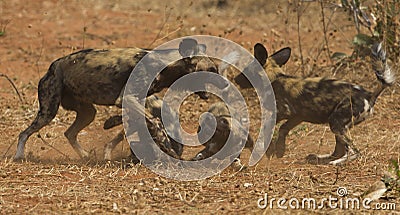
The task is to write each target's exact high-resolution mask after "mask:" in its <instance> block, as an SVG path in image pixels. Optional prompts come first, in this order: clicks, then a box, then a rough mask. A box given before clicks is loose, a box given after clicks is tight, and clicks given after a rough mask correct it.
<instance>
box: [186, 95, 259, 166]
mask: <svg viewBox="0 0 400 215" xmlns="http://www.w3.org/2000/svg"><path fill="white" fill-rule="evenodd" d="M208 112H209V113H211V114H213V115H214V117H215V119H216V122H217V125H216V129H215V133H214V134H213V136H212V137H211V139H209V140H208V141H206V142H205V143H204V144H203V145H204V146H205V148H204V149H203V150H202V151H201V152H199V153H198V154H197V155H196V156H195V157H194V158H193V159H192V160H202V159H206V158H208V157H211V156H212V155H214V154H215V153H217V152H218V151H220V150H221V149H222V147H223V146H224V145H225V143H226V142H227V141H228V138H229V135H231V138H232V140H231V141H233V142H234V143H235V144H236V143H237V145H235V147H234V148H232V149H229V151H228V152H229V153H232V154H234V153H237V152H240V150H241V147H243V145H241V143H242V144H243V141H244V140H246V143H245V145H244V147H246V148H249V149H250V150H253V148H254V142H253V139H252V138H251V137H250V135H246V134H245V129H244V128H243V126H242V125H241V124H240V123H239V122H238V121H237V120H235V119H234V118H232V117H231V114H230V112H229V109H228V107H227V106H226V105H225V103H223V102H217V103H215V104H213V105H211V107H210V108H209V110H208ZM210 120H211V119H208V118H205V119H202V120H201V122H200V127H199V129H198V133H199V132H200V131H201V129H208V127H207V126H208V124H207V123H209V122H210ZM198 138H199V141H200V142H204V140H203V139H204V138H202V137H201V136H200V135H199V137H198ZM219 157H221V158H225V157H226V156H225V155H222V156H219ZM239 157H240V155H239V156H238V158H239Z"/></svg>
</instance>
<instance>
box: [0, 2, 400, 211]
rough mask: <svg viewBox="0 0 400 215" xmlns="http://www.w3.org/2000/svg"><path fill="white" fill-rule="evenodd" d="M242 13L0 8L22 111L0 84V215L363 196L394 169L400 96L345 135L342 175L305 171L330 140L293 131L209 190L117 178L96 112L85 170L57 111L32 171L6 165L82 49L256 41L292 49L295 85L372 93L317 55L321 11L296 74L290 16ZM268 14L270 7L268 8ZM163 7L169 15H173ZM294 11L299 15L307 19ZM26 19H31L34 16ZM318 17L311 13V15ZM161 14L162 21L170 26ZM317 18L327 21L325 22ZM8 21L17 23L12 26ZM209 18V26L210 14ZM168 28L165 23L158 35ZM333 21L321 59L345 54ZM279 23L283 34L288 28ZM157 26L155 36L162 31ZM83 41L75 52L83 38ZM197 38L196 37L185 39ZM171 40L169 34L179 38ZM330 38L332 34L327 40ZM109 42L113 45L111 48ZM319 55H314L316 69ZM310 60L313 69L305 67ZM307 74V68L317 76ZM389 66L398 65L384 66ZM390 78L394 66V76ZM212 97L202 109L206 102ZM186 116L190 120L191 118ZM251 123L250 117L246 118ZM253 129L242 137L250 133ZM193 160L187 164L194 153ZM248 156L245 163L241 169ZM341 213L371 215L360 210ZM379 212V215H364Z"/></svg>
mask: <svg viewBox="0 0 400 215" xmlns="http://www.w3.org/2000/svg"><path fill="white" fill-rule="evenodd" d="M247 3H249V4H248V5H249V6H248V7H246V8H245V9H243V10H241V9H239V7H238V6H243V5H242V4H244V3H242V2H241V1H233V2H230V1H229V3H228V5H226V6H223V7H217V5H216V1H211V0H210V1H204V2H193V3H192V4H191V5H190V4H189V2H186V1H179V0H174V1H173V2H172V4H171V5H169V6H170V7H165V3H164V2H162V1H160V2H153V3H151V4H150V5H149V4H143V3H140V2H135V3H131V2H130V1H119V2H114V1H104V2H102V3H99V2H97V1H96V2H93V1H85V3H77V2H73V3H68V2H61V1H60V2H58V1H56V2H54V1H32V2H31V4H29V5H27V4H26V3H25V2H24V1H10V2H4V1H3V2H1V1H0V7H1V9H0V14H1V16H2V17H0V19H2V18H4V19H11V20H12V21H11V22H10V23H9V25H8V26H7V34H5V35H3V36H2V37H0V40H1V42H2V43H3V44H4V47H6V48H5V49H0V55H1V56H2V59H1V62H0V63H1V66H2V67H1V69H2V71H1V73H3V74H7V76H8V77H10V78H11V79H12V80H13V82H14V83H15V85H16V87H17V88H18V90H19V92H20V94H21V96H22V97H23V99H24V101H25V102H24V103H23V104H22V103H20V102H19V100H18V97H17V95H16V94H15V91H14V89H12V87H10V84H9V82H7V80H5V79H0V158H1V160H0V211H1V213H4V214H21V213H29V214H39V213H45V214H64V213H85V214H86V213H87V214H89V213H106V214H111V213H122V214H130V213H140V214H142V213H143V214H144V213H167V214H177V213H179V214H180V213H190V214H202V213H206V214H207V213H218V214H219V213H238V214H250V213H262V212H265V213H271V211H270V209H266V210H265V211H262V210H261V209H259V208H257V200H258V199H259V198H261V197H263V195H264V193H268V196H269V197H270V198H273V197H274V198H280V197H284V198H290V197H296V198H303V197H313V198H316V199H322V198H327V197H329V195H332V196H336V190H337V188H338V187H346V188H347V189H348V193H349V197H360V196H361V195H362V194H363V193H364V192H365V191H366V190H367V189H368V187H369V186H370V185H371V184H372V183H374V182H375V181H377V180H380V179H381V177H382V175H383V173H384V172H385V171H387V170H388V169H389V165H390V160H391V159H395V160H399V159H400V144H399V143H400V132H399V128H400V114H399V113H400V103H399V101H400V95H399V92H400V86H399V84H398V82H397V83H396V85H395V86H393V87H391V88H389V89H388V90H386V91H385V92H384V93H383V94H382V96H381V97H380V98H379V99H378V101H377V104H376V106H375V114H374V116H373V117H372V118H371V119H368V120H367V121H365V122H364V123H362V124H360V125H359V126H357V127H356V128H354V129H352V130H351V132H350V134H351V137H352V139H353V140H354V144H355V146H356V147H357V148H358V149H360V151H361V154H362V155H361V157H360V158H359V159H357V160H355V161H353V162H350V163H348V164H345V165H343V166H340V167H335V166H316V165H310V164H306V163H305V159H304V158H305V157H306V155H307V154H310V153H321V154H323V153H329V152H331V151H332V150H333V146H334V137H333V135H332V134H331V132H330V131H329V128H328V127H327V126H324V125H312V124H307V123H305V124H302V125H300V126H299V127H297V128H296V129H294V130H293V131H292V132H291V134H290V136H289V138H288V140H287V144H288V147H287V148H288V149H287V153H286V154H285V156H284V158H282V159H271V160H267V158H263V160H261V161H260V163H258V164H257V165H256V166H254V167H249V168H247V169H245V170H243V171H241V172H237V171H236V170H235V169H234V168H228V169H226V170H225V171H223V172H222V173H221V174H219V175H216V176H214V177H211V178H209V179H206V180H201V181H192V182H182V181H174V180H170V179H166V178H162V177H159V176H157V175H156V174H154V173H152V172H151V171H150V170H148V169H147V168H145V167H144V166H141V165H133V166H131V167H128V168H126V164H127V163H126V162H125V161H124V159H123V158H125V157H126V156H127V155H128V154H129V148H128V147H127V144H120V145H119V146H118V147H117V149H116V150H115V152H114V153H113V156H114V157H115V161H112V162H107V163H106V162H103V161H102V159H101V157H102V153H103V152H102V150H103V145H104V143H105V142H106V141H107V140H111V138H112V137H113V135H114V134H115V133H116V132H118V129H119V128H116V129H114V130H111V131H104V130H103V129H102V123H103V122H104V120H105V119H106V118H108V117H109V116H111V115H114V113H117V112H118V110H116V109H114V108H108V107H98V115H97V118H96V120H95V121H94V122H93V123H92V125H90V126H89V127H88V128H86V129H85V130H84V131H83V132H82V133H81V134H80V135H79V136H78V139H79V140H80V141H81V143H82V145H83V147H84V148H85V149H87V150H90V151H91V152H92V155H93V159H92V160H91V161H88V162H83V161H80V160H79V159H78V156H77V155H76V153H75V152H74V151H73V150H72V148H71V146H70V145H69V144H68V143H67V140H66V138H64V136H63V132H64V131H65V130H66V129H67V128H68V126H69V125H70V124H71V123H72V121H73V119H74V114H73V113H71V112H67V111H65V110H63V109H60V110H59V113H58V115H57V117H56V118H55V119H54V120H53V122H52V123H51V124H50V125H49V126H46V127H45V128H43V129H42V130H41V131H40V137H38V136H37V135H36V134H35V135H33V136H32V137H31V138H30V139H29V141H28V143H27V151H26V152H27V154H29V161H28V162H23V163H13V162H11V161H10V159H11V158H12V155H13V154H14V153H15V149H16V142H17V137H18V134H19V132H21V131H22V130H23V129H25V128H26V127H27V126H28V125H29V124H30V123H31V121H32V120H33V118H34V117H35V114H36V111H37V106H38V101H37V97H36V93H37V82H38V80H39V77H40V76H42V75H43V74H44V73H45V71H46V69H47V67H48V66H49V65H50V62H51V61H53V60H54V59H56V58H58V57H61V56H63V55H65V54H68V53H70V52H71V51H73V50H75V49H80V48H82V44H84V45H85V47H97V48H103V47H104V48H110V47H126V46H140V47H147V46H148V45H149V44H150V43H151V41H153V40H154V38H156V36H157V34H160V38H163V39H162V40H156V42H155V43H154V44H153V45H154V46H155V45H158V44H161V43H162V42H164V41H167V40H168V39H171V38H176V37H178V36H182V35H189V34H212V35H221V36H224V37H225V38H228V39H232V40H234V41H235V42H238V43H239V44H241V45H243V46H244V47H245V48H247V49H250V47H252V46H253V44H254V43H255V42H259V41H261V42H263V43H265V44H266V46H267V47H268V50H271V53H272V50H273V49H275V50H276V49H279V48H281V47H283V46H291V47H293V56H292V58H291V60H290V62H289V64H288V65H287V66H286V67H285V70H286V72H287V73H289V74H293V75H304V74H305V75H309V76H317V75H318V76H321V75H324V76H333V74H335V75H334V76H335V77H337V78H343V79H345V80H350V81H353V82H356V83H358V84H360V85H361V86H365V87H366V88H368V89H373V88H374V87H375V86H376V84H377V81H376V80H375V77H374V75H373V74H372V73H371V72H370V67H369V66H368V63H367V62H363V61H353V62H349V63H346V64H345V65H343V67H341V69H338V70H336V68H337V67H334V66H332V65H330V63H329V62H330V61H329V60H328V59H326V58H325V57H324V55H320V56H319V55H318V52H321V50H323V49H321V47H322V48H323V45H324V44H325V42H324V39H323V35H322V32H323V31H322V29H321V27H322V25H321V24H320V23H319V22H317V21H315V20H317V19H319V18H318V17H317V18H316V17H315V14H318V15H319V14H320V12H319V8H320V5H319V4H315V5H314V4H312V3H308V4H309V5H308V6H307V5H306V3H305V4H304V5H303V6H302V7H304V8H306V9H307V10H304V11H305V12H304V13H303V15H302V17H301V18H302V20H301V23H302V26H304V27H303V28H302V29H300V31H301V40H302V42H303V44H302V52H303V55H304V56H303V57H304V60H305V62H306V65H305V66H304V70H300V69H299V68H301V67H300V54H299V50H298V48H297V47H298V44H297V39H298V36H297V35H296V34H295V33H293V32H296V17H297V14H296V11H295V7H294V6H295V5H293V4H288V1H285V0H281V1H276V4H272V3H271V4H270V3H268V4H267V3H265V4H264V3H263V4H261V3H259V2H258V3H256V4H251V3H254V1H252V0H251V1H250V0H249V1H248V2H247ZM266 4H267V5H266ZM171 8H172V9H171ZM304 8H303V9H304ZM32 11H40V12H39V13H33V12H32ZM316 11H317V12H316ZM169 13H170V15H168V14H169ZM325 13H326V16H328V15H329V14H330V11H329V10H326V11H325ZM15 14H16V15H15ZM208 14H209V15H208ZM166 17H169V18H168V21H167V23H166V24H164V20H165V18H166ZM345 17H346V16H345V13H344V12H340V11H338V12H337V13H336V14H335V16H334V17H333V18H332V23H331V24H330V27H328V28H327V29H326V31H327V32H329V33H331V32H332V34H333V36H330V37H328V38H327V39H328V40H329V45H330V46H331V47H330V51H331V52H335V51H342V52H346V53H350V52H351V45H350V43H349V41H351V38H352V35H354V32H355V30H354V29H353V28H352V26H351V25H352V22H351V21H348V20H346V19H345ZM285 21H287V22H288V23H289V25H286V24H285ZM161 26H164V27H163V29H162V31H161V33H159V32H160V27H161ZM84 27H85V28H86V29H85V32H87V33H88V35H98V36H99V37H93V36H87V37H85V40H84V43H83V37H82V34H83V33H84V31H83V28H84ZM193 27H195V28H193ZM178 28H179V29H180V30H178V31H175V30H176V29H178ZM335 29H336V31H334V30H335ZM110 41H111V42H110ZM317 56H319V57H318V58H317ZM314 60H315V62H314ZM314 63H315V65H314ZM393 63H394V64H395V63H396V62H393ZM393 70H394V71H396V72H397V71H399V68H398V66H395V67H394V68H393ZM244 95H245V96H247V97H248V102H250V103H251V102H254V94H253V92H250V91H248V92H244ZM212 101H215V98H213V99H211V102H212ZM208 105H209V103H207V102H205V101H201V100H197V99H196V98H195V97H191V98H190V99H189V100H188V101H187V106H183V107H182V108H181V110H183V111H185V114H184V115H183V116H182V121H183V122H184V125H185V126H186V128H187V129H188V130H190V131H193V130H194V129H196V126H195V125H197V124H195V123H197V117H198V114H199V113H201V112H202V111H205V110H207V108H208ZM188 110H190V112H189V111H188ZM251 111H252V113H251V114H252V116H251V117H252V119H254V118H257V114H258V112H257V111H258V110H257V108H255V107H252V108H251ZM258 123H259V122H257V121H256V120H255V121H253V122H252V126H254V128H252V129H251V135H253V136H255V135H256V134H257V125H258ZM196 150H197V149H190V150H188V151H185V152H184V153H185V154H186V156H187V153H188V154H190V153H192V154H193V153H195V152H196ZM248 156H249V152H248V151H245V152H244V156H243V160H244V161H247V160H246V159H248ZM399 195H400V194H399V193H398V192H397V193H396V192H395V191H388V192H387V193H386V194H385V196H384V198H383V199H381V200H379V202H386V203H388V202H389V203H393V202H394V203H397V209H396V210H397V211H396V212H398V211H399V210H400V205H399V200H400V196H399ZM272 212H276V213H310V212H311V213H333V214H335V213H336V214H341V213H343V212H344V211H343V210H339V209H328V208H325V209H322V210H279V209H275V210H274V211H272ZM345 212H351V213H353V212H354V213H359V212H365V213H370V212H371V211H368V210H350V211H345ZM373 212H379V211H373Z"/></svg>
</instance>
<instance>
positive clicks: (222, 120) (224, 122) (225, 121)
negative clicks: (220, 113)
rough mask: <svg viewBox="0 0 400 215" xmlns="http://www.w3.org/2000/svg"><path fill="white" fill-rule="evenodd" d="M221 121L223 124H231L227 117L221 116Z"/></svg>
mask: <svg viewBox="0 0 400 215" xmlns="http://www.w3.org/2000/svg"><path fill="white" fill-rule="evenodd" d="M220 122H221V123H222V124H223V125H228V124H229V122H228V120H227V119H225V118H221V119H220Z"/></svg>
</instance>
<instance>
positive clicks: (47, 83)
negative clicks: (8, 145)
mask: <svg viewBox="0 0 400 215" xmlns="http://www.w3.org/2000/svg"><path fill="white" fill-rule="evenodd" d="M61 91H62V79H61V76H60V75H59V73H58V72H57V71H56V64H55V63H53V64H52V65H51V66H50V68H49V71H48V72H47V74H46V75H45V76H44V77H43V78H42V79H41V80H40V81H39V86H38V98H39V111H38V113H37V115H36V118H35V120H34V121H33V122H32V124H31V125H30V126H29V127H28V128H27V129H25V130H24V131H22V132H21V133H20V134H19V136H18V146H17V152H16V154H15V157H14V160H15V161H19V160H22V159H24V157H25V155H24V154H25V153H24V151H25V143H26V141H27V140H28V138H29V137H30V136H31V135H32V134H33V133H35V132H37V131H39V130H40V129H41V128H43V127H44V126H45V125H48V124H49V123H50V122H51V120H52V119H54V117H55V116H56V114H57V110H58V107H59V106H60V101H61Z"/></svg>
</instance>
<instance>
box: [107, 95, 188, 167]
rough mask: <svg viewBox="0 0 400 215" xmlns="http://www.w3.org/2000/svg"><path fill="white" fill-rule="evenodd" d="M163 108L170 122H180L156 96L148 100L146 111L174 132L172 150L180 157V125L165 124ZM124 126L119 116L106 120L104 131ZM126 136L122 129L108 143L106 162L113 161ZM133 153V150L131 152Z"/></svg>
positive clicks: (174, 113)
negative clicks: (114, 153) (112, 154)
mask: <svg viewBox="0 0 400 215" xmlns="http://www.w3.org/2000/svg"><path fill="white" fill-rule="evenodd" d="M161 108H163V111H164V114H165V115H164V116H165V117H169V122H179V118H178V116H177V113H176V112H175V111H173V110H172V109H171V107H170V106H168V104H167V103H164V102H163V101H162V100H161V99H159V98H158V97H157V96H156V95H151V96H149V97H147V98H146V110H147V111H148V112H149V114H151V115H152V116H153V117H157V118H158V119H160V120H161V122H162V123H163V124H164V126H165V128H167V129H168V130H169V131H171V132H173V137H171V136H169V135H168V137H169V139H170V141H171V146H172V149H173V150H174V151H175V153H176V154H177V155H178V156H179V157H180V156H181V155H182V151H183V145H182V144H181V142H182V140H181V133H180V127H179V123H178V124H174V123H169V124H165V123H164V122H163V120H162V117H161ZM120 124H122V116H121V115H117V116H113V117H111V118H109V119H108V120H106V122H105V123H104V129H110V128H112V127H115V126H117V125H120ZM124 136H125V131H124V129H122V130H121V131H120V132H119V133H118V135H117V136H116V137H115V138H114V139H113V140H111V141H110V142H109V143H107V144H106V145H105V146H104V159H105V160H111V152H112V150H113V149H114V148H115V147H116V146H117V145H118V144H119V143H120V142H121V141H122V140H123V139H124ZM131 152H132V150H131ZM132 156H133V159H134V160H136V159H135V155H134V153H133V152H132Z"/></svg>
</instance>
